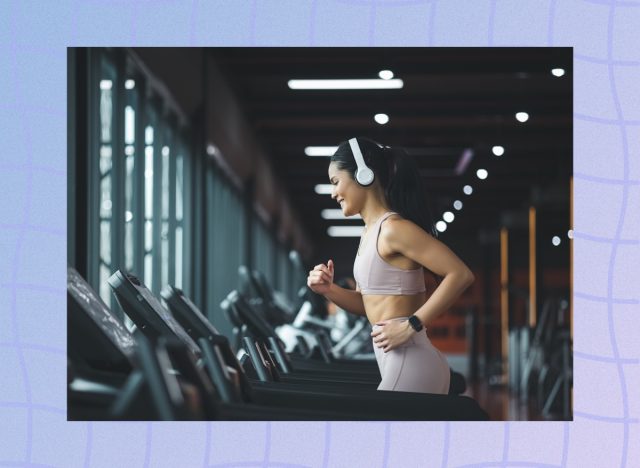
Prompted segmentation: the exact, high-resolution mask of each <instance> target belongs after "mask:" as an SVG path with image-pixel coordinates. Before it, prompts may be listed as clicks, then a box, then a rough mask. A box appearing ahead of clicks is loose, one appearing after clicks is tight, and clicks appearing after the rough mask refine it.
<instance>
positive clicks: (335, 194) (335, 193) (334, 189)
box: [331, 185, 338, 200]
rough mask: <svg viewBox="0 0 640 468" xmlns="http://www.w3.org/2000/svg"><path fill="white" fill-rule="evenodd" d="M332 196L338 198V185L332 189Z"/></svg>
mask: <svg viewBox="0 0 640 468" xmlns="http://www.w3.org/2000/svg"><path fill="white" fill-rule="evenodd" d="M331 198H333V199H334V200H336V199H337V198H338V192H337V190H336V186H335V185H334V186H333V188H332V189H331Z"/></svg>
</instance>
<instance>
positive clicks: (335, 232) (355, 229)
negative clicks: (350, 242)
mask: <svg viewBox="0 0 640 468" xmlns="http://www.w3.org/2000/svg"><path fill="white" fill-rule="evenodd" d="M363 232H364V226H329V228H328V229H327V234H329V236H331V237H360V236H361V235H362V233H363Z"/></svg>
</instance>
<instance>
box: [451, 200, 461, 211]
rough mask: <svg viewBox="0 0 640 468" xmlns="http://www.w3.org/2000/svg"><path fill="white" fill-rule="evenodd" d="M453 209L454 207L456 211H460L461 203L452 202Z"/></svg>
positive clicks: (457, 201)
mask: <svg viewBox="0 0 640 468" xmlns="http://www.w3.org/2000/svg"><path fill="white" fill-rule="evenodd" d="M453 207H454V208H455V209H456V210H458V211H460V210H461V209H462V202H461V201H460V200H456V201H454V202H453Z"/></svg>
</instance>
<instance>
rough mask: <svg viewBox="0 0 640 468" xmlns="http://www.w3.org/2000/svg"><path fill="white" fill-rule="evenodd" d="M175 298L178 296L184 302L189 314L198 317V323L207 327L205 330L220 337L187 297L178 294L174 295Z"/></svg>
mask: <svg viewBox="0 0 640 468" xmlns="http://www.w3.org/2000/svg"><path fill="white" fill-rule="evenodd" d="M175 294H176V296H178V297H179V298H180V299H181V300H182V301H184V303H185V304H186V305H187V306H189V309H190V310H191V312H193V315H195V316H196V317H198V319H199V320H200V322H202V324H203V325H204V326H205V327H207V329H208V330H209V331H210V332H212V333H213V334H214V335H220V332H219V331H218V330H216V327H214V326H213V324H212V323H211V322H209V320H208V319H207V318H206V317H205V316H204V315H203V314H202V312H200V310H199V309H198V307H196V305H195V304H194V303H193V302H191V299H189V298H188V297H187V296H185V295H184V294H180V293H175Z"/></svg>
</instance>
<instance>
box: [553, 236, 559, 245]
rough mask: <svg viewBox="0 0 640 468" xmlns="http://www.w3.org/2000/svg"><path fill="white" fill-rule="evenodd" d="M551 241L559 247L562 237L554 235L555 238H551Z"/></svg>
mask: <svg viewBox="0 0 640 468" xmlns="http://www.w3.org/2000/svg"><path fill="white" fill-rule="evenodd" d="M551 243H552V244H553V245H554V246H556V247H558V246H559V245H560V238H559V237H558V236H553V239H551Z"/></svg>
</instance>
